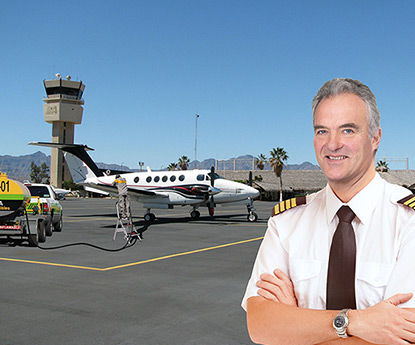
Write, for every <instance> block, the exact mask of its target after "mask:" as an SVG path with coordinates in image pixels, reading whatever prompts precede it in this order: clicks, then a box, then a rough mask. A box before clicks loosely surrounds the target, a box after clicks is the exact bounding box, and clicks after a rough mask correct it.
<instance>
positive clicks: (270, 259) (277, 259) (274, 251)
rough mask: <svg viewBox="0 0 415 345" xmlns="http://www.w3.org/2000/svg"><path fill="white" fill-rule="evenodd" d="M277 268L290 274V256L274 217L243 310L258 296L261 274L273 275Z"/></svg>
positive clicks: (269, 222) (248, 288)
mask: <svg viewBox="0 0 415 345" xmlns="http://www.w3.org/2000/svg"><path fill="white" fill-rule="evenodd" d="M276 268H278V269H280V270H282V271H283V272H285V273H288V255H287V252H286V251H285V250H284V248H283V247H282V245H281V241H280V237H279V234H278V231H277V227H276V222H275V217H272V218H270V219H269V220H268V228H267V231H266V233H265V236H264V239H263V241H262V243H261V246H260V248H259V251H258V254H257V257H256V260H255V263H254V268H253V270H252V274H251V278H250V279H249V281H248V286H247V288H246V291H245V295H244V297H243V300H242V308H244V309H245V310H246V303H247V300H248V298H250V297H253V296H258V288H257V286H256V283H257V281H258V280H259V279H260V276H261V274H263V273H269V274H272V272H273V271H274V270H275V269H276Z"/></svg>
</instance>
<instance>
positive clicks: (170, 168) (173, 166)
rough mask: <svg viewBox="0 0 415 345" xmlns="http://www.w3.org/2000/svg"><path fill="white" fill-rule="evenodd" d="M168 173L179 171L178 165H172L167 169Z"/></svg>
mask: <svg viewBox="0 0 415 345" xmlns="http://www.w3.org/2000/svg"><path fill="white" fill-rule="evenodd" d="M167 170H168V171H174V170H177V163H170V164H169V166H168V167H167Z"/></svg>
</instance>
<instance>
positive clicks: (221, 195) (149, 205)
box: [29, 142, 259, 222]
mask: <svg viewBox="0 0 415 345" xmlns="http://www.w3.org/2000/svg"><path fill="white" fill-rule="evenodd" d="M29 145H37V146H46V147H52V148H58V149H61V150H62V151H64V156H65V160H66V163H67V165H68V167H69V170H70V172H71V175H72V179H73V181H74V182H75V183H78V184H82V185H83V186H84V188H85V189H86V190H89V191H93V192H97V193H101V194H109V195H113V196H118V191H117V187H116V186H114V185H113V183H114V181H115V177H116V176H118V175H120V176H121V177H123V178H125V179H126V181H127V186H128V194H129V196H130V198H131V199H133V200H136V201H138V202H139V203H141V204H142V206H143V207H144V208H145V209H146V212H145V214H144V220H145V221H146V222H151V221H154V220H155V219H156V216H155V215H154V213H152V212H151V209H173V208H174V207H175V206H191V208H192V209H191V211H190V216H191V218H194V219H197V218H199V217H200V212H199V211H198V208H199V207H201V206H205V207H207V208H208V210H209V215H210V216H213V215H214V210H215V206H216V205H218V204H221V205H222V206H226V205H235V204H242V205H246V207H247V209H248V216H247V219H248V221H250V222H255V221H257V220H258V216H257V214H256V213H255V212H254V211H255V208H254V202H253V199H254V198H256V197H257V196H258V195H259V191H258V190H256V189H255V188H253V187H250V186H247V185H245V184H243V183H239V182H235V181H230V180H226V179H224V178H222V177H220V176H219V175H218V174H217V173H215V170H214V168H213V167H212V169H211V170H198V169H195V170H179V171H152V170H151V169H150V168H147V171H144V172H121V171H116V172H115V171H109V170H107V171H105V170H104V169H99V168H98V167H97V165H96V164H95V162H94V161H93V160H92V158H91V157H90V155H89V154H88V153H87V151H93V150H94V149H92V148H90V147H88V146H87V145H78V144H60V143H47V142H30V143H29Z"/></svg>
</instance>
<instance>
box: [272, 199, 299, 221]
mask: <svg viewBox="0 0 415 345" xmlns="http://www.w3.org/2000/svg"><path fill="white" fill-rule="evenodd" d="M306 203H307V200H306V197H305V196H299V197H298V198H292V199H288V200H284V201H281V202H280V203H278V204H276V205H275V206H274V207H273V208H272V217H274V216H276V215H277V214H281V213H283V212H284V211H287V210H289V209H290V208H294V207H296V206H299V205H304V204H306Z"/></svg>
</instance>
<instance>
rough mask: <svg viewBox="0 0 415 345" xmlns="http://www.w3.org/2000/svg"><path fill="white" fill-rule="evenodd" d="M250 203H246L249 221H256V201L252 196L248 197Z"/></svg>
mask: <svg viewBox="0 0 415 345" xmlns="http://www.w3.org/2000/svg"><path fill="white" fill-rule="evenodd" d="M248 201H249V204H247V205H246V208H247V209H248V216H247V219H248V221H249V222H256V221H257V220H258V215H257V214H256V213H255V212H254V211H255V207H254V201H253V200H252V199H251V198H248Z"/></svg>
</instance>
